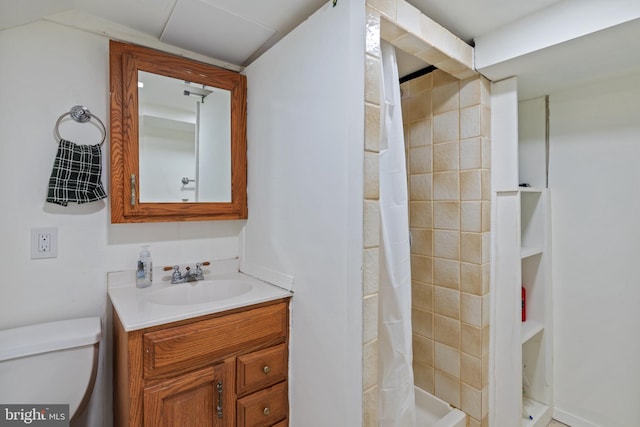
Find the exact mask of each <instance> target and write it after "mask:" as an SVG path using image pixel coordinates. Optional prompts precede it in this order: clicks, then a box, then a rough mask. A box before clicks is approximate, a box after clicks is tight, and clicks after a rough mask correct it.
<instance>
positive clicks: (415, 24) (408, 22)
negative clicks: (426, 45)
mask: <svg viewBox="0 0 640 427" xmlns="http://www.w3.org/2000/svg"><path fill="white" fill-rule="evenodd" d="M396 11H397V12H396V13H397V15H396V22H397V23H398V25H399V26H401V27H402V28H406V29H407V31H408V32H411V33H413V34H420V17H421V16H422V12H420V10H418V9H417V8H416V7H415V6H413V5H411V4H409V3H408V2H406V1H398V2H397V8H396Z"/></svg>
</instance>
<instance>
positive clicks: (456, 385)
mask: <svg viewBox="0 0 640 427" xmlns="http://www.w3.org/2000/svg"><path fill="white" fill-rule="evenodd" d="M435 395H436V396H437V397H439V398H440V399H442V400H444V401H445V402H447V403H449V404H450V405H453V406H455V407H457V408H459V407H460V402H461V399H460V398H461V396H460V380H459V379H455V378H453V377H451V376H449V375H447V374H444V373H442V372H440V371H438V370H436V372H435Z"/></svg>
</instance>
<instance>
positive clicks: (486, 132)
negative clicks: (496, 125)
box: [480, 105, 491, 137]
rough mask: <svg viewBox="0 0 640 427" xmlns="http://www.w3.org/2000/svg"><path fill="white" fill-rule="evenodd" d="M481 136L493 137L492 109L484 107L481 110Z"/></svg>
mask: <svg viewBox="0 0 640 427" xmlns="http://www.w3.org/2000/svg"><path fill="white" fill-rule="evenodd" d="M480 135H481V136H485V137H490V136H491V108H489V107H487V106H484V105H483V106H482V108H481V109H480Z"/></svg>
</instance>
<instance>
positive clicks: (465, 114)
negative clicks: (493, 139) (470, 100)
mask: <svg viewBox="0 0 640 427" xmlns="http://www.w3.org/2000/svg"><path fill="white" fill-rule="evenodd" d="M480 110H481V107H480V105H476V106H473V107H467V108H463V109H461V110H460V139H467V138H476V137H479V136H480V120H481V119H480ZM484 136H489V135H484Z"/></svg>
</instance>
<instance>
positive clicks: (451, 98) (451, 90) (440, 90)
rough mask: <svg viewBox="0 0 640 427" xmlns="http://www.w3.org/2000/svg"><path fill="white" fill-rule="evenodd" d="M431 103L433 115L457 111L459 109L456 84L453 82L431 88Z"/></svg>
mask: <svg viewBox="0 0 640 427" xmlns="http://www.w3.org/2000/svg"><path fill="white" fill-rule="evenodd" d="M431 103H432V104H431V108H432V111H433V114H442V113H446V112H448V111H457V110H458V109H459V107H460V103H459V91H458V82H457V81H454V82H451V83H447V84H446V85H442V86H438V87H435V88H433V90H432V91H431Z"/></svg>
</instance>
